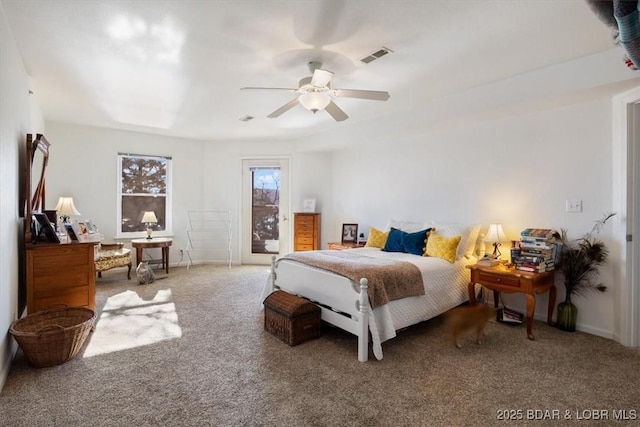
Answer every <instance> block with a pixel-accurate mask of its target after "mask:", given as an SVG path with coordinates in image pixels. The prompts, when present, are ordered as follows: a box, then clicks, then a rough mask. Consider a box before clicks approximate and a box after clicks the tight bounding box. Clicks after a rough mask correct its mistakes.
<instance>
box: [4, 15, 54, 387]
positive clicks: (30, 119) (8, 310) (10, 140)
mask: <svg viewBox="0 0 640 427" xmlns="http://www.w3.org/2000/svg"><path fill="white" fill-rule="evenodd" d="M0 94H1V96H0V199H1V200H2V203H0V332H1V333H0V337H1V338H0V389H1V388H2V385H3V384H4V382H5V380H6V377H7V374H8V372H9V367H10V362H11V358H12V356H13V354H14V352H15V350H16V349H17V346H16V344H15V342H14V341H13V338H11V336H10V335H9V334H8V333H7V331H8V330H9V327H10V326H11V323H12V322H13V321H14V320H15V319H17V316H18V315H19V313H18V284H19V283H20V281H21V280H23V277H22V274H21V273H20V260H21V259H22V255H21V254H22V252H23V251H22V247H23V246H22V218H21V217H20V200H19V199H20V196H19V195H20V183H21V182H22V179H24V172H23V167H24V162H25V159H24V157H25V138H26V134H27V133H37V132H40V133H42V129H43V121H42V115H41V114H40V111H39V108H38V105H37V102H36V101H35V99H34V96H30V95H29V77H28V75H27V73H26V71H25V68H24V65H23V63H22V58H21V56H20V53H19V52H18V50H17V47H16V43H15V40H14V39H13V35H12V33H11V31H10V29H9V23H8V22H7V18H6V15H5V12H4V9H3V8H2V5H1V4H0Z"/></svg>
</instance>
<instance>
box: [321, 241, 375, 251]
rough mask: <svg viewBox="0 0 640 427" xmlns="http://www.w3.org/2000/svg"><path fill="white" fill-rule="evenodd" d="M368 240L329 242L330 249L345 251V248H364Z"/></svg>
mask: <svg viewBox="0 0 640 427" xmlns="http://www.w3.org/2000/svg"><path fill="white" fill-rule="evenodd" d="M365 243H366V242H360V243H356V242H329V243H328V245H329V249H332V250H334V251H343V250H345V249H353V248H362V247H364V245H365Z"/></svg>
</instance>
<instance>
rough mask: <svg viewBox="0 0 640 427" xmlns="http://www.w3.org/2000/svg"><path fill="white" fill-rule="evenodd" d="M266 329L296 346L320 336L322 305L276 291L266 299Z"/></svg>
mask: <svg viewBox="0 0 640 427" xmlns="http://www.w3.org/2000/svg"><path fill="white" fill-rule="evenodd" d="M264 329H265V331H267V332H269V333H271V334H273V335H275V336H276V337H278V338H279V339H280V340H282V341H284V342H285V343H287V344H289V345H291V346H294V345H298V344H300V343H302V342H304V341H308V340H312V339H315V338H319V337H320V307H318V306H317V305H315V304H312V303H310V302H309V301H307V300H306V299H304V298H301V297H299V296H297V295H292V294H290V293H287V292H284V291H275V292H273V293H272V294H271V295H269V296H268V297H267V298H266V299H265V300H264Z"/></svg>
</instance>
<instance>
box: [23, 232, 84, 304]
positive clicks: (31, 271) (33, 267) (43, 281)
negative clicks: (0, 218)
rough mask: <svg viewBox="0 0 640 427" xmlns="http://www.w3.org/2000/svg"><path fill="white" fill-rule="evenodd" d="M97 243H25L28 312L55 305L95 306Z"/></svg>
mask: <svg viewBox="0 0 640 427" xmlns="http://www.w3.org/2000/svg"><path fill="white" fill-rule="evenodd" d="M95 245H96V243H95V242H92V243H62V244H59V243H37V244H28V245H26V252H27V256H26V282H27V312H28V313H29V314H31V313H35V312H36V311H40V310H45V309H47V308H49V307H51V306H52V305H54V304H65V305H67V306H69V307H87V308H90V309H92V310H93V309H95V292H96V290H95V285H96V276H95V270H94V255H93V251H94V248H95Z"/></svg>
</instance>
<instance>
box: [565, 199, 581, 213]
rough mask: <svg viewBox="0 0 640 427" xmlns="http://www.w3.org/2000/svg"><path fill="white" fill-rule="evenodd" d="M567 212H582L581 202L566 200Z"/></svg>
mask: <svg viewBox="0 0 640 427" xmlns="http://www.w3.org/2000/svg"><path fill="white" fill-rule="evenodd" d="M566 203H567V212H582V200H579V199H567V202H566Z"/></svg>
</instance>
